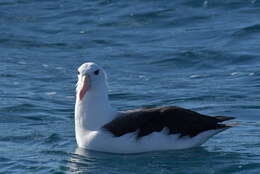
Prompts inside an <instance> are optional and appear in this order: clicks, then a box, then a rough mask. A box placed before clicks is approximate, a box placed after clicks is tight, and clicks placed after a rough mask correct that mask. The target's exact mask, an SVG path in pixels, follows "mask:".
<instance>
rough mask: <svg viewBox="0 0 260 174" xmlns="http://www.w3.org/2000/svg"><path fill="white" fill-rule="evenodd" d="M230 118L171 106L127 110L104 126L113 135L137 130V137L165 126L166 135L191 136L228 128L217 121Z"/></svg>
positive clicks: (158, 130)
mask: <svg viewBox="0 0 260 174" xmlns="http://www.w3.org/2000/svg"><path fill="white" fill-rule="evenodd" d="M230 119H234V117H226V116H215V117H210V116H206V115H202V114H200V113H197V112H194V111H191V110H188V109H184V108H180V107H173V106H172V107H161V108H153V109H143V110H138V111H130V112H126V113H124V114H123V115H122V116H119V117H117V118H115V119H114V120H112V121H111V122H109V123H107V124H105V125H104V126H103V128H104V129H105V130H107V131H109V132H111V133H112V134H113V135H114V136H116V137H119V136H122V135H124V134H127V133H131V132H135V131H137V138H140V137H143V136H146V135H148V134H150V133H152V132H160V131H162V129H163V128H165V127H166V128H168V129H169V135H170V134H180V137H182V136H190V137H194V136H196V135H197V134H199V133H201V132H203V131H207V130H212V129H221V128H227V127H229V126H228V125H225V124H219V123H220V122H222V121H226V120H230Z"/></svg>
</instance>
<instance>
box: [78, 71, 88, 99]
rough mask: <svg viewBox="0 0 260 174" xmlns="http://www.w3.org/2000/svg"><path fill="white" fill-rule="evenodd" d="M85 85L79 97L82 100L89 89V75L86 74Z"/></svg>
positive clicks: (84, 77)
mask: <svg viewBox="0 0 260 174" xmlns="http://www.w3.org/2000/svg"><path fill="white" fill-rule="evenodd" d="M82 78H83V86H82V88H81V89H80V91H79V99H80V100H82V99H83V97H84V96H85V94H86V92H87V91H88V89H89V77H88V75H84V76H83V77H82Z"/></svg>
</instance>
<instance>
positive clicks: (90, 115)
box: [75, 90, 115, 134]
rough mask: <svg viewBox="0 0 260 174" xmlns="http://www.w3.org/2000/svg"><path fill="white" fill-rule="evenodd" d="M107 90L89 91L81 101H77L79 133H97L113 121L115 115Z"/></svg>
mask: <svg viewBox="0 0 260 174" xmlns="http://www.w3.org/2000/svg"><path fill="white" fill-rule="evenodd" d="M106 91H107V90H99V91H98V90H97V91H89V92H87V93H86V95H85V96H84V98H83V100H82V101H80V100H79V97H77V99H76V105H75V128H76V134H77V132H84V131H95V130H98V129H100V128H101V127H102V126H103V125H104V124H105V123H107V122H109V121H111V120H112V119H113V116H114V115H115V111H114V110H113V109H112V107H111V105H110V103H109V100H108V94H107V92H106Z"/></svg>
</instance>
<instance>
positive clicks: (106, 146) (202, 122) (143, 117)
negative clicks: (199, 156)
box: [75, 62, 235, 153]
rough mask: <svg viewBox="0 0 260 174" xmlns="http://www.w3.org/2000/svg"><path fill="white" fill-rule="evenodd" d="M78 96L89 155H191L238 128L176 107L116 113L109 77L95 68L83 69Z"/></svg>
mask: <svg viewBox="0 0 260 174" xmlns="http://www.w3.org/2000/svg"><path fill="white" fill-rule="evenodd" d="M76 91H77V96H76V104H75V131H76V140H77V144H78V146H79V147H81V148H85V149H89V150H95V151H102V152H111V153H139V152H149V151H161V150H173V149H185V148H191V147H196V146H199V145H201V144H203V143H204V142H206V141H207V140H208V139H209V138H210V137H212V136H213V135H216V134H217V133H219V132H221V131H223V130H225V129H227V128H230V127H233V126H235V124H222V123H221V122H223V121H226V120H230V119H234V117H226V116H214V117H213V116H207V115H203V114H200V113H197V112H194V111H191V110H188V109H184V108H181V107H175V106H168V107H158V108H152V109H138V110H130V111H124V112H119V111H116V110H115V109H113V108H112V107H111V105H110V103H109V100H108V90H107V83H106V74H105V71H104V70H103V69H102V68H101V67H100V66H98V65H97V64H95V63H92V62H87V63H84V64H82V65H81V66H80V67H79V68H78V82H77V90H76Z"/></svg>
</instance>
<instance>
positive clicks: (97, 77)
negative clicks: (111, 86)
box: [76, 62, 107, 101]
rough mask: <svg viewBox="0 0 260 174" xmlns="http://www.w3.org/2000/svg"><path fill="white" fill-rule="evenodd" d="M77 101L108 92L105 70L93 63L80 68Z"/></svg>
mask: <svg viewBox="0 0 260 174" xmlns="http://www.w3.org/2000/svg"><path fill="white" fill-rule="evenodd" d="M76 91H77V99H79V101H82V100H84V98H85V97H86V95H87V94H91V93H92V94H93V93H98V92H104V91H105V92H106V91H107V84H106V74H105V72H104V70H103V69H102V68H101V67H100V66H98V65H97V64H95V63H93V62H87V63H84V64H82V65H81V66H80V67H79V68H78V82H77V89H76Z"/></svg>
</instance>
